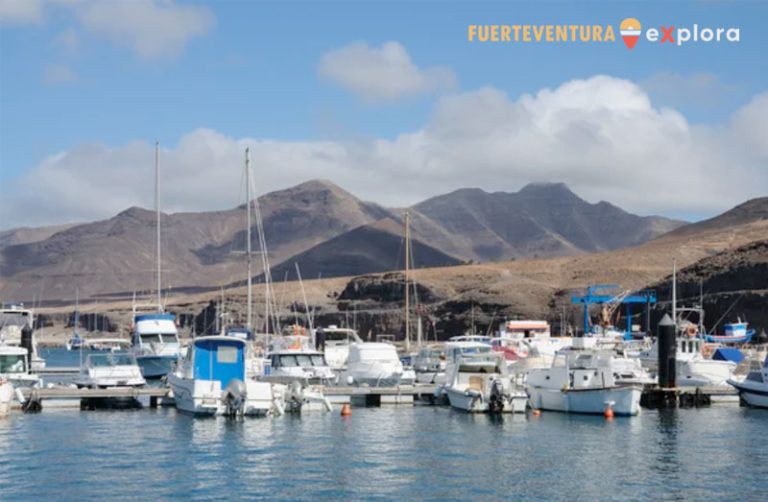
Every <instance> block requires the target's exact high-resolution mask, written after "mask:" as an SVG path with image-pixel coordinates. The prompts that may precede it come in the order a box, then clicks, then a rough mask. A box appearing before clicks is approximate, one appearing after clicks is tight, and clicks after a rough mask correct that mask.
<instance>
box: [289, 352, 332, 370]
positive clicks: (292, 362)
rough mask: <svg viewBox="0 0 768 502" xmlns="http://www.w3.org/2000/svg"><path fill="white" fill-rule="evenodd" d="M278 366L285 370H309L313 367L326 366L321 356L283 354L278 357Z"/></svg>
mask: <svg viewBox="0 0 768 502" xmlns="http://www.w3.org/2000/svg"><path fill="white" fill-rule="evenodd" d="M279 365H280V366H283V367H286V368H295V367H297V366H298V367H301V368H311V367H313V366H326V364H325V358H323V355H322V354H285V355H281V356H280V362H279Z"/></svg>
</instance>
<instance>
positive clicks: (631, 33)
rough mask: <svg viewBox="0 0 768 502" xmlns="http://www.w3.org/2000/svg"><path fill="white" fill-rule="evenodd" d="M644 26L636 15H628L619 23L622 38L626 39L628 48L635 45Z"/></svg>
mask: <svg viewBox="0 0 768 502" xmlns="http://www.w3.org/2000/svg"><path fill="white" fill-rule="evenodd" d="M641 31H642V26H641V25H640V21H638V20H637V19H635V18H634V17H628V18H626V19H625V20H624V21H622V22H621V25H619V32H620V33H621V39H622V40H624V44H625V45H626V46H627V48H628V49H632V48H634V47H635V44H636V43H637V41H638V40H640V33H641Z"/></svg>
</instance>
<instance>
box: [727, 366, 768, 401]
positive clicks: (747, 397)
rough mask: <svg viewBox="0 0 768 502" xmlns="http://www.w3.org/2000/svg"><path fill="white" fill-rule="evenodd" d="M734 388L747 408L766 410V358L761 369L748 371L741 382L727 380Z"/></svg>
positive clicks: (767, 395)
mask: <svg viewBox="0 0 768 502" xmlns="http://www.w3.org/2000/svg"><path fill="white" fill-rule="evenodd" d="M728 383H729V384H730V385H732V386H733V387H735V388H736V390H737V391H738V392H739V397H740V398H741V399H742V400H743V401H744V402H745V403H746V404H748V405H749V406H755V407H757V408H768V357H766V358H765V361H763V367H762V368H760V369H758V370H753V371H750V372H749V373H748V374H747V378H745V379H744V380H742V381H736V380H728Z"/></svg>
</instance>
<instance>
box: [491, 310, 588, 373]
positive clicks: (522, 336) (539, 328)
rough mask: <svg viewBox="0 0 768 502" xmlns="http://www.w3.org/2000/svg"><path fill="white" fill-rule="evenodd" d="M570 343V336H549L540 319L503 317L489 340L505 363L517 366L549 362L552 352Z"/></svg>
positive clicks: (533, 365)
mask: <svg viewBox="0 0 768 502" xmlns="http://www.w3.org/2000/svg"><path fill="white" fill-rule="evenodd" d="M572 343H573V338H571V337H553V336H552V334H551V331H550V326H549V323H548V322H547V321H541V320H519V321H507V322H506V323H505V324H504V327H503V328H502V329H501V330H500V331H499V338H498V339H494V341H493V344H494V346H495V347H496V350H497V351H499V352H502V353H503V354H504V355H505V358H506V359H507V362H508V364H509V365H510V366H511V367H514V368H517V369H521V370H526V369H530V368H546V367H549V366H551V365H552V360H553V359H554V357H555V354H556V353H557V352H558V351H559V350H562V349H565V348H567V347H570V346H571V344H572Z"/></svg>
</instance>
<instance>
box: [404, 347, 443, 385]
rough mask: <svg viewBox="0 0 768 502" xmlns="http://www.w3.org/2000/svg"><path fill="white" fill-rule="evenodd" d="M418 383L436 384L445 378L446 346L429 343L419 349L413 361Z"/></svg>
mask: <svg viewBox="0 0 768 502" xmlns="http://www.w3.org/2000/svg"><path fill="white" fill-rule="evenodd" d="M411 363H412V365H413V371H414V373H415V378H416V382H417V383H427V384H434V383H437V379H438V378H439V377H440V376H442V377H443V378H445V347H443V346H439V345H427V346H425V347H422V348H421V349H419V351H418V352H417V353H416V355H415V356H414V357H413V359H412V361H411Z"/></svg>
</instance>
